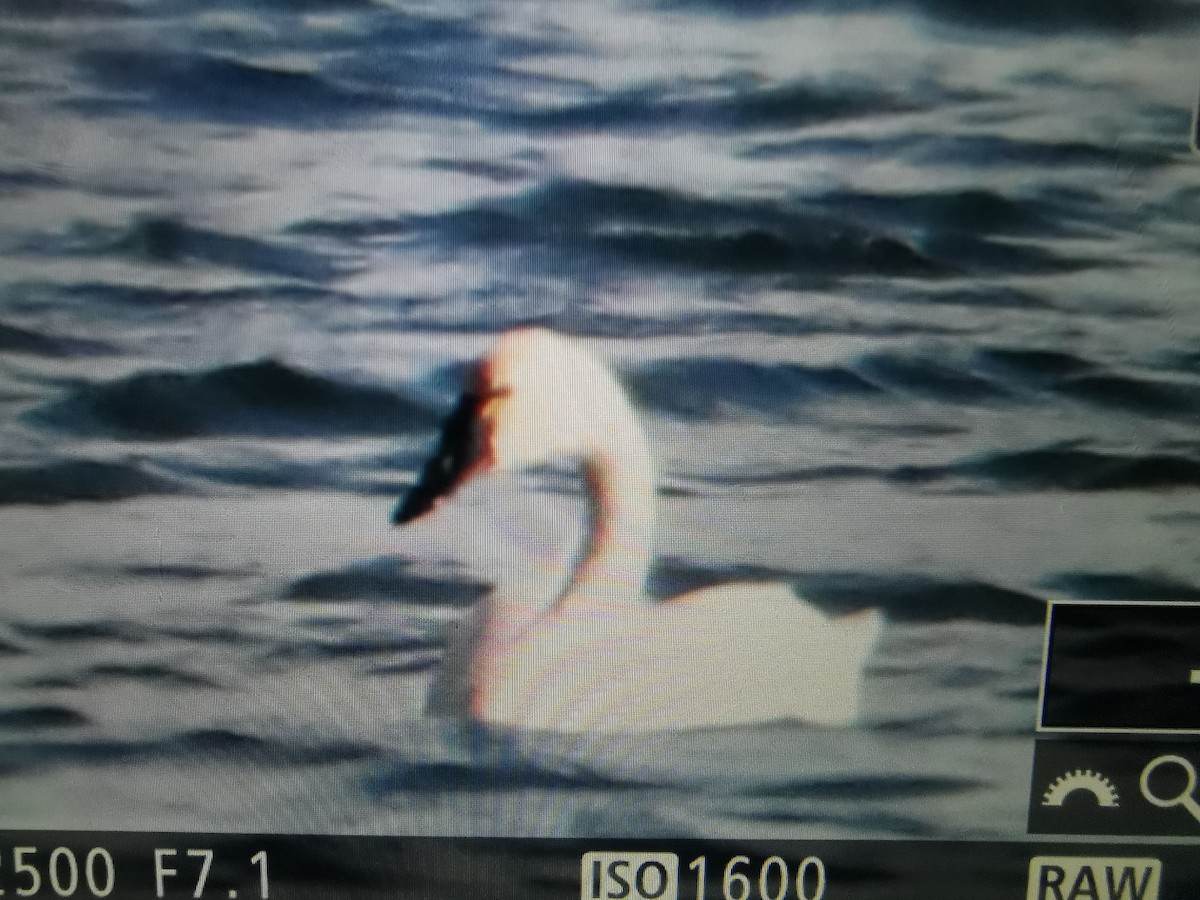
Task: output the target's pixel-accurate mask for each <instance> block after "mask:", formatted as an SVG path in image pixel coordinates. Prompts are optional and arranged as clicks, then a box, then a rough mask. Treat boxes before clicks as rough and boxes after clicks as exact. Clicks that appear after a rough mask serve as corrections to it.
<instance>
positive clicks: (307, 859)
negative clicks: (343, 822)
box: [0, 811, 1200, 900]
mask: <svg viewBox="0 0 1200 900" xmlns="http://www.w3.org/2000/svg"><path fill="white" fill-rule="evenodd" d="M981 815H986V813H985V812H984V811H981ZM983 824H984V823H983V822H981V825H983ZM1197 849H1198V848H1197V845H1195V844H1193V845H1190V846H1188V845H1181V844H1174V845H1156V844H1135V843H1131V842H1129V841H1120V842H1108V843H1088V844H1079V843H1075V844H1068V843H1062V842H1050V841H1045V842H1043V841H1030V840H1027V841H1015V842H1011V843H1007V842H983V841H975V842H947V841H912V840H886V841H803V840H786V841H762V840H755V841H701V840H661V841H659V840H605V841H582V840H539V841H534V840H510V839H436V838H387V837H308V836H295V837H289V836H281V835H267V836H252V835H219V834H218V835H214V834H179V833H174V834H173V833H168V834H150V833H100V832H54V831H32V832H15V831H8V832H0V890H3V891H4V892H5V893H4V896H5V897H6V898H7V897H14V896H22V895H24V896H33V897H64V896H70V897H96V896H107V897H113V898H134V900H139V898H156V900H158V898H170V900H184V898H195V897H199V898H208V900H255V898H262V897H270V898H274V900H289V898H318V897H319V898H330V900H338V898H360V900H361V898H383V897H387V898H390V900H405V898H411V900H439V898H447V900H449V898H453V900H460V898H475V897H478V898H486V900H508V898H512V900H880V898H896V900H943V898H944V900H951V898H953V900H961V898H965V897H970V898H972V900H993V898H995V900H1001V898H1003V900H1020V898H1025V900H1187V898H1195V897H1200V852H1197Z"/></svg>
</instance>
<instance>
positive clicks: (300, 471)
mask: <svg viewBox="0 0 1200 900" xmlns="http://www.w3.org/2000/svg"><path fill="white" fill-rule="evenodd" d="M420 462H421V460H420V459H419V458H417V456H416V454H413V456H412V461H411V462H410V463H409V464H408V465H407V466H405V467H404V468H403V471H404V473H405V474H404V475H403V476H401V475H391V474H386V473H380V472H379V471H378V470H379V469H380V468H384V469H389V470H390V469H395V468H396V467H395V466H393V465H388V464H385V463H381V462H379V461H378V460H344V459H325V460H317V461H315V462H299V461H296V460H292V459H287V458H286V457H275V456H272V455H269V454H263V455H256V456H255V457H254V458H252V459H250V460H247V461H245V462H229V463H221V462H206V461H204V459H203V458H201V459H200V460H190V459H185V460H172V459H164V460H160V461H159V465H160V466H161V468H162V469H163V470H164V471H166V472H169V473H171V474H172V475H176V476H179V477H181V478H186V479H188V480H189V481H195V480H200V481H205V482H209V483H212V484H220V485H225V486H229V487H237V488H256V489H265V490H293V491H294V490H302V491H339V492H345V493H350V494H359V495H361V496H364V497H391V496H395V495H396V494H398V493H400V492H402V491H405V490H407V489H408V488H409V487H411V486H412V483H413V481H412V476H413V473H414V471H415V470H416V469H417V468H418V467H419V465H420Z"/></svg>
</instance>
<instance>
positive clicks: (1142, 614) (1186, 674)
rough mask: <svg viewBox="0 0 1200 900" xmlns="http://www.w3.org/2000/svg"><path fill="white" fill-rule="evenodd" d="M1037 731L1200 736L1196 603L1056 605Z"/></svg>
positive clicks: (1199, 631) (1199, 637)
mask: <svg viewBox="0 0 1200 900" xmlns="http://www.w3.org/2000/svg"><path fill="white" fill-rule="evenodd" d="M1048 627H1049V635H1048V638H1047V639H1048V648H1047V653H1046V670H1045V677H1044V681H1043V687H1042V711H1041V723H1040V728H1041V729H1042V730H1070V731H1096V732H1138V731H1141V732H1157V733H1163V732H1200V603H1180V604H1170V603H1056V604H1054V605H1053V606H1052V607H1051V610H1050V622H1049V626H1048Z"/></svg>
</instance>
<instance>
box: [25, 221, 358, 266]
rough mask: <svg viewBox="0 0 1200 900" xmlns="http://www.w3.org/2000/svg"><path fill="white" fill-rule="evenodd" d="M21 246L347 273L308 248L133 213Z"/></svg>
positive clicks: (163, 260)
mask: <svg viewBox="0 0 1200 900" xmlns="http://www.w3.org/2000/svg"><path fill="white" fill-rule="evenodd" d="M23 249H24V250H25V251H26V252H28V253H37V254H47V255H68V256H120V257H125V258H129V259H133V260H136V261H138V262H144V263H153V264H157V265H183V264H186V263H194V262H203V263H209V264H211V265H214V266H221V267H226V268H231V269H238V270H241V271H245V272H254V273H258V274H264V275H275V276H279V277H283V278H297V279H302V280H306V281H316V282H322V281H329V280H331V279H334V278H337V277H340V276H342V275H345V274H346V273H347V271H348V269H347V268H346V266H345V265H344V264H341V263H338V262H336V261H334V260H332V259H330V258H327V257H324V256H322V255H320V254H318V253H316V252H314V251H312V250H308V249H301V248H299V247H288V246H285V245H282V244H278V243H272V242H269V241H263V240H259V239H257V238H248V237H243V236H241V235H233V234H225V233H224V232H220V231H215V230H213V229H208V228H200V227H198V226H195V225H189V224H187V223H186V222H183V221H181V220H179V219H177V218H172V217H170V216H136V217H134V218H133V219H132V220H131V221H130V222H128V223H127V224H126V225H123V226H109V225H101V224H97V223H94V222H76V223H75V224H74V225H73V226H71V228H69V229H67V231H66V232H65V233H62V234H50V235H42V236H39V237H36V238H33V239H31V240H29V241H27V242H26V243H25V244H24V245H23Z"/></svg>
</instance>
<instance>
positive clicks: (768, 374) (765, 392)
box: [626, 357, 880, 419]
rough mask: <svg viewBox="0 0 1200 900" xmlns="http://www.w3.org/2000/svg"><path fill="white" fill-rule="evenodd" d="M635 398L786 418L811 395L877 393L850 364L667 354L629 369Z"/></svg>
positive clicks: (686, 410) (713, 413) (678, 407)
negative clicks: (664, 356) (669, 357)
mask: <svg viewBox="0 0 1200 900" xmlns="http://www.w3.org/2000/svg"><path fill="white" fill-rule="evenodd" d="M626 386H627V387H628V388H629V391H630V393H631V394H632V395H633V397H634V398H635V400H636V401H637V402H638V403H640V404H642V405H644V406H649V407H651V408H654V409H657V410H660V411H663V412H667V413H669V414H671V415H674V416H679V417H682V418H693V419H713V418H720V417H723V416H726V415H728V414H729V413H731V412H735V413H739V414H745V413H751V414H754V415H758V416H762V417H766V418H771V419H777V418H787V417H789V416H790V415H792V414H794V412H795V410H796V409H797V408H798V407H800V406H802V405H803V404H805V403H807V402H810V401H812V400H814V399H820V398H827V397H837V396H844V395H847V394H851V395H857V396H865V395H871V394H879V393H880V388H879V387H878V386H876V385H874V384H872V383H871V382H869V381H867V380H866V379H864V378H863V377H862V376H861V375H859V374H857V373H856V372H854V371H851V370H850V369H845V368H840V367H836V366H830V367H816V366H803V365H799V364H794V363H774V364H772V363H755V362H747V361H745V360H738V359H730V358H728V357H724V358H714V359H668V360H663V361H660V362H656V363H651V364H650V365H647V366H644V367H642V368H641V369H639V370H637V371H635V372H633V373H631V374H629V375H628V376H627V377H626Z"/></svg>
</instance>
